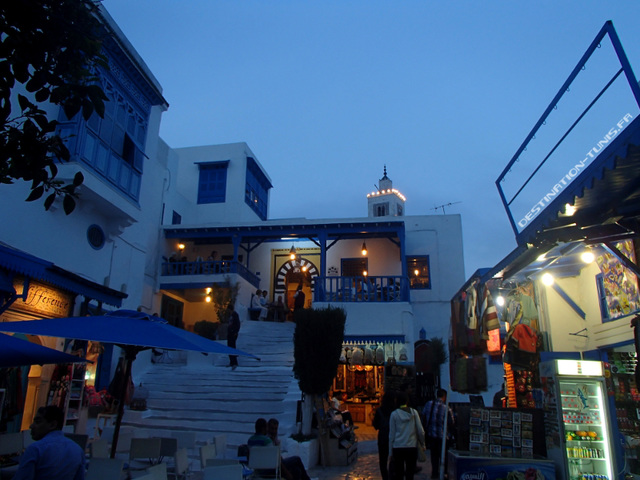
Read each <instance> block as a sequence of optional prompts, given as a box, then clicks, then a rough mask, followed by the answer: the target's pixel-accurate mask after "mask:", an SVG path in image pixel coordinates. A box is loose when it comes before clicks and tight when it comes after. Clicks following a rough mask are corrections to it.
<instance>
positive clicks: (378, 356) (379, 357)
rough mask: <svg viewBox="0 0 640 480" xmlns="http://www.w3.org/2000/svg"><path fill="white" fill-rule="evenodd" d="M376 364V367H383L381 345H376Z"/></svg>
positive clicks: (382, 349) (382, 347)
mask: <svg viewBox="0 0 640 480" xmlns="http://www.w3.org/2000/svg"><path fill="white" fill-rule="evenodd" d="M375 358H376V363H377V364H378V365H384V346H383V345H378V348H376V357H375Z"/></svg>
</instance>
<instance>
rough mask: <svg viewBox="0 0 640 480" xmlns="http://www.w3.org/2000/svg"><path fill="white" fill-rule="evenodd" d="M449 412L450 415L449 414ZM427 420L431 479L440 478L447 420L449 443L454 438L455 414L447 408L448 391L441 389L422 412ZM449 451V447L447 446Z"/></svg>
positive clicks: (445, 466) (445, 464)
mask: <svg viewBox="0 0 640 480" xmlns="http://www.w3.org/2000/svg"><path fill="white" fill-rule="evenodd" d="M447 411H448V414H447ZM422 416H423V418H424V419H425V430H426V432H427V437H428V438H429V450H430V451H431V478H440V456H441V452H442V438H443V436H444V422H445V417H446V418H447V421H448V424H447V443H449V442H448V439H450V438H452V432H453V425H454V418H453V412H452V411H451V409H450V408H447V391H446V390H444V389H443V388H439V389H438V391H437V394H436V399H435V400H429V401H428V402H427V403H426V404H425V406H424V409H423V410H422ZM447 450H448V445H447ZM444 471H445V473H446V472H447V456H446V455H445V458H444Z"/></svg>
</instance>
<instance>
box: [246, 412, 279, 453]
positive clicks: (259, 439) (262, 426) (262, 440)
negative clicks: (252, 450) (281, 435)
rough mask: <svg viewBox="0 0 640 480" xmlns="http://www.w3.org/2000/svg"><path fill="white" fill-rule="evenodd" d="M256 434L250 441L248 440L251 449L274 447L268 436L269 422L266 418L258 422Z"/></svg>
mask: <svg viewBox="0 0 640 480" xmlns="http://www.w3.org/2000/svg"><path fill="white" fill-rule="evenodd" d="M255 432H256V433H254V434H253V435H251V436H250V437H249V440H247V445H249V447H266V446H268V445H273V442H272V441H271V439H270V438H269V436H268V435H267V421H266V420H265V419H264V418H259V419H257V420H256V424H255Z"/></svg>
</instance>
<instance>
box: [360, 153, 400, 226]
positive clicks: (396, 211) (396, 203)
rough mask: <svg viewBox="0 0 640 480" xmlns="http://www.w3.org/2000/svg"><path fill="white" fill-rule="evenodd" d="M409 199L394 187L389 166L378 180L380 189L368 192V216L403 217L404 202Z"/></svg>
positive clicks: (385, 167)
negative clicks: (388, 173)
mask: <svg viewBox="0 0 640 480" xmlns="http://www.w3.org/2000/svg"><path fill="white" fill-rule="evenodd" d="M406 200H407V199H406V198H405V196H404V195H402V194H401V193H400V192H399V191H398V190H396V189H395V188H393V182H392V181H391V179H390V178H389V177H387V166H386V165H385V166H384V175H383V176H382V178H381V179H380V181H379V182H378V190H377V191H375V192H371V193H369V194H367V202H368V216H369V218H373V217H402V216H404V202H405V201H406Z"/></svg>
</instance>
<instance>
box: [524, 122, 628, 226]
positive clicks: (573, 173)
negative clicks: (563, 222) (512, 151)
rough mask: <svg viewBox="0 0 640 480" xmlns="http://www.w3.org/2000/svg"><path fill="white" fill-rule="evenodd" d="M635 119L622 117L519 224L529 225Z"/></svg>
mask: <svg viewBox="0 0 640 480" xmlns="http://www.w3.org/2000/svg"><path fill="white" fill-rule="evenodd" d="M632 119H633V115H631V114H630V113H627V114H626V115H625V116H624V117H622V119H621V120H620V121H619V122H618V123H616V124H615V126H614V127H613V128H611V130H609V131H608V132H607V134H606V135H605V136H604V137H603V138H602V140H600V141H599V142H598V144H597V145H596V146H595V147H593V148H592V149H591V150H589V151H588V152H587V154H586V155H585V157H584V159H583V160H581V161H580V162H578V163H576V164H575V165H574V166H573V167H572V168H571V169H570V170H569V171H568V172H567V174H566V175H565V176H563V177H562V178H561V179H560V180H559V181H558V182H557V183H556V184H555V185H554V186H553V187H552V188H551V190H550V191H549V193H547V194H546V195H545V196H544V197H542V198H541V199H540V201H539V202H537V203H536V204H534V205H533V207H531V210H529V211H528V212H527V213H526V214H525V216H524V217H522V220H520V221H519V222H518V226H519V227H520V228H521V229H522V228H524V227H526V226H527V224H528V223H529V222H530V221H531V220H533V219H534V218H535V217H536V216H537V215H538V214H539V213H540V212H541V211H542V210H544V208H545V207H546V206H547V205H549V204H550V203H551V202H552V201H553V199H554V198H555V197H556V195H558V194H559V193H560V192H561V191H562V190H564V188H565V187H567V186H568V185H569V184H570V183H571V182H572V181H573V179H574V178H575V177H577V176H578V175H579V174H580V172H581V171H582V170H583V169H584V168H585V167H586V166H587V165H588V164H589V163H590V162H591V161H592V160H593V159H594V158H596V157H597V156H598V154H599V153H600V152H601V151H602V149H603V148H604V146H605V145H606V144H608V143H609V142H611V141H612V140H613V139H614V138H615V137H616V136H618V134H620V132H622V130H624V129H625V127H626V126H627V125H628V124H629V123H631V120H632Z"/></svg>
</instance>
